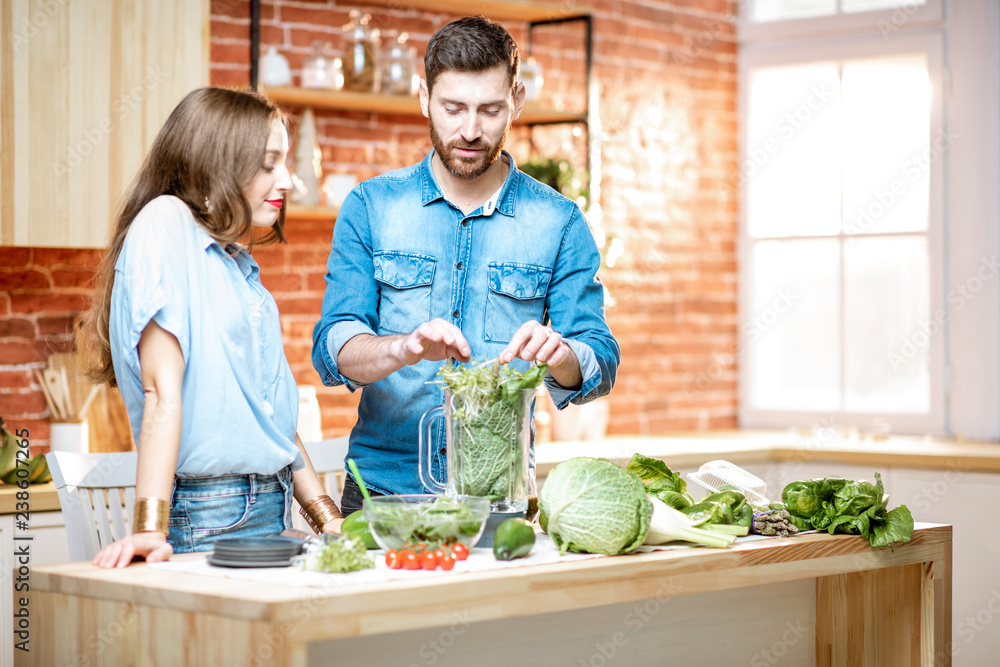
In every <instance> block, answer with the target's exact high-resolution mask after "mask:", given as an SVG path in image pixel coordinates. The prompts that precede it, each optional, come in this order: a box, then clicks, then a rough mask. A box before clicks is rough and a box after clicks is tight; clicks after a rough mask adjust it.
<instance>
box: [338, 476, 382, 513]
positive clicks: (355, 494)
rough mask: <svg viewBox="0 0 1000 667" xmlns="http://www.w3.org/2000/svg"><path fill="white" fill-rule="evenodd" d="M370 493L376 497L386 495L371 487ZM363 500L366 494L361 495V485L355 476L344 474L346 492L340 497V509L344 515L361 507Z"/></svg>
mask: <svg viewBox="0 0 1000 667" xmlns="http://www.w3.org/2000/svg"><path fill="white" fill-rule="evenodd" d="M368 495H370V496H371V497H372V498H374V497H375V496H384V495H385V494H384V493H379V492H378V491H375V490H373V489H370V488H369V489H368ZM363 502H364V496H362V495H361V487H360V486H358V483H357V482H356V481H354V478H353V477H351V476H350V475H344V493H343V495H341V497H340V511H341V512H342V513H343V514H344V516H347V515H348V514H351V513H352V512H357V511H358V510H359V509H361V505H362V503H363Z"/></svg>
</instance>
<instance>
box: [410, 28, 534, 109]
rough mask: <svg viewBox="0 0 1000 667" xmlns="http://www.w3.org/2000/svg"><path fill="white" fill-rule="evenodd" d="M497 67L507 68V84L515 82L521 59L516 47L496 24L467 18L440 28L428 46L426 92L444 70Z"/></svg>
mask: <svg viewBox="0 0 1000 667" xmlns="http://www.w3.org/2000/svg"><path fill="white" fill-rule="evenodd" d="M499 65H503V66H505V67H506V68H507V81H508V82H510V85H511V87H512V88H513V86H514V82H515V81H517V71H518V67H519V65H520V56H519V55H518V51H517V44H516V43H514V38H513V37H511V36H510V33H509V32H507V30H506V28H504V27H503V26H502V25H500V24H499V23H494V22H493V21H491V20H489V19H488V18H486V17H485V16H466V17H465V18H460V19H458V20H456V21H452V22H451V23H449V24H448V25H446V26H444V27H442V28H441V29H440V30H438V31H437V32H436V33H434V36H433V37H431V41H429V42H428V43H427V52H426V53H425V54H424V75H425V76H426V78H427V93H428V95H429V94H430V92H431V89H432V88H433V87H434V82H435V81H437V78H438V77H439V76H441V74H443V73H444V72H447V71H456V72H484V71H486V70H489V69H493V68H494V67H497V66H499Z"/></svg>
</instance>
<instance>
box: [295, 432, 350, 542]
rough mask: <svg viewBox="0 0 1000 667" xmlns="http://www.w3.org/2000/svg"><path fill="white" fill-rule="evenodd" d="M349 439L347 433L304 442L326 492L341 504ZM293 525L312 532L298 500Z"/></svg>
mask: <svg viewBox="0 0 1000 667" xmlns="http://www.w3.org/2000/svg"><path fill="white" fill-rule="evenodd" d="M349 441H350V438H349V437H348V436H346V435H345V436H343V437H341V438H328V439H326V440H317V441H316V442H304V443H302V444H303V445H304V446H305V448H306V454H308V455H309V460H310V461H312V464H313V468H314V469H315V470H316V472H317V473H318V474H319V480H320V481H321V482H323V486H324V487H325V488H326V492H327V493H329V494H330V497H331V498H333V500H334V502H336V503H337V504H338V505H339V504H340V495H341V494H342V493H343V492H344V470H345V468H346V467H347V464H346V460H347V447H348V444H349ZM292 525H293V527H295V528H297V529H298V530H301V531H305V532H307V533H312V530H311V529H310V528H309V526H307V525H306V522H305V520H304V519H303V518H302V517H301V515H299V504H298V503H297V502H296V503H295V507H294V510H293V511H292Z"/></svg>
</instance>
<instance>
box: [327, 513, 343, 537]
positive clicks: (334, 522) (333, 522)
mask: <svg viewBox="0 0 1000 667" xmlns="http://www.w3.org/2000/svg"><path fill="white" fill-rule="evenodd" d="M343 524H344V517H340V518H338V519H330V520H329V521H327V522H326V524H325V525H324V526H323V532H324V533H333V534H334V535H340V527H341V526H342V525H343Z"/></svg>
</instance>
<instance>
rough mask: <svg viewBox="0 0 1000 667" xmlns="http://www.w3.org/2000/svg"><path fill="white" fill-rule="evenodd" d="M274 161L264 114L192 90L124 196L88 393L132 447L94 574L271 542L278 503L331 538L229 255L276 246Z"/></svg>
mask: <svg viewBox="0 0 1000 667" xmlns="http://www.w3.org/2000/svg"><path fill="white" fill-rule="evenodd" d="M287 152H288V134H287V131H286V129H285V119H284V116H283V115H282V113H281V111H280V110H279V109H278V108H277V107H275V106H274V104H273V103H271V102H270V101H268V100H267V99H266V98H264V97H261V96H259V95H256V94H253V93H248V92H240V91H235V90H226V89H221V88H202V89H199V90H195V91H194V92H192V93H190V94H188V95H187V97H185V98H184V99H183V100H182V101H181V103H180V104H179V105H178V106H177V108H176V109H174V111H173V112H172V113H171V114H170V117H169V118H168V119H167V122H166V124H165V125H164V126H163V128H162V129H161V130H160V133H159V135H158V136H157V137H156V140H155V141H154V142H153V146H152V147H151V149H150V151H149V155H148V156H147V157H146V160H145V162H144V163H143V165H142V168H141V169H140V171H139V174H138V176H137V177H136V180H135V182H134V184H133V185H132V189H131V191H130V192H129V193H128V194H127V196H126V199H125V204H124V206H123V208H122V211H121V213H120V215H119V216H118V219H117V224H116V227H115V230H114V235H113V238H112V243H111V247H110V249H109V251H108V253H107V255H106V256H105V258H104V264H103V267H102V277H103V278H104V289H103V293H102V295H101V297H100V300H99V302H98V303H97V304H96V305H95V312H94V315H95V317H94V319H95V322H96V328H97V333H98V337H99V339H100V340H99V350H98V353H99V359H98V361H99V364H98V369H97V371H96V372H97V374H98V379H99V380H101V381H103V382H106V383H107V384H109V385H112V386H115V385H117V386H118V388H119V389H120V391H121V395H122V398H123V399H124V401H125V406H126V408H127V409H128V413H129V418H130V420H131V423H132V432H133V434H134V435H135V437H136V442H137V449H138V456H139V463H138V470H137V471H136V504H135V515H134V519H133V530H134V532H133V534H132V535H130V536H128V537H126V538H124V539H122V540H119V541H118V542H115V543H113V544H111V545H108V546H106V547H105V548H104V549H103V550H102V551H101V552H100V553H99V554H97V556H96V557H95V558H94V561H93V562H94V564H95V565H99V566H101V567H115V566H117V567H124V566H126V565H128V563H130V562H131V561H132V559H133V558H134V557H137V556H138V557H145V559H146V561H147V562H155V561H161V560H165V559H167V558H169V557H170V555H171V554H172V553H174V552H178V553H180V552H187V551H206V550H209V549H211V548H212V543H213V542H214V541H215V540H216V539H218V538H220V537H231V536H240V537H252V536H259V535H268V534H275V533H279V532H281V531H282V530H283V529H285V528H289V527H290V518H291V498H292V495H293V489H294V497H295V498H296V499H297V500H298V501H299V503H300V504H301V505H302V507H303V509H304V510H305V511H303V516H306V518H307V521H308V522H309V524H310V525H311V526H312V527H313V529H314V530H316V531H317V532H319V531H320V530H326V531H337V530H338V529H339V526H340V522H341V521H342V517H341V515H340V511H339V509H337V506H336V504H334V502H333V501H332V500H331V499H330V497H329V496H328V495H325V492H324V489H323V487H322V485H321V483H320V481H319V478H318V477H317V475H316V473H315V471H314V470H313V468H312V465H311V464H310V463H309V460H308V457H307V456H306V454H305V451H304V450H303V448H302V443H301V441H299V440H298V438H297V437H296V435H295V426H296V420H297V414H298V391H297V388H296V384H295V379H294V378H293V377H292V373H291V370H290V368H289V367H288V361H287V360H286V359H285V354H284V349H283V347H282V341H281V327H280V323H279V321H278V310H277V306H276V305H275V302H274V299H273V298H272V297H271V295H270V294H269V293H268V292H267V290H266V289H264V286H263V284H262V283H261V281H260V267H259V266H258V265H257V263H256V262H255V261H254V260H253V259H252V258H251V257H250V254H249V250H248V248H247V247H244V246H243V245H241V244H240V243H239V241H240V240H245V241H246V242H247V243H248V245H249V246H250V247H253V246H254V245H265V244H269V243H273V242H275V241H281V242H283V241H284V234H283V231H282V230H283V226H284V211H285V209H284V202H285V194H286V193H287V191H288V190H289V189H290V188H291V186H292V183H291V179H290V177H289V174H288V169H287V168H286V166H285V158H286V155H287ZM261 232H264V233H263V235H261ZM258 236H259V237H260V238H257V237H258ZM168 518H169V520H168Z"/></svg>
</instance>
